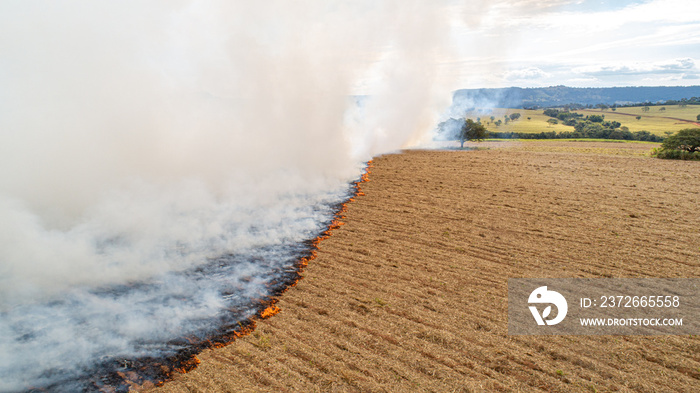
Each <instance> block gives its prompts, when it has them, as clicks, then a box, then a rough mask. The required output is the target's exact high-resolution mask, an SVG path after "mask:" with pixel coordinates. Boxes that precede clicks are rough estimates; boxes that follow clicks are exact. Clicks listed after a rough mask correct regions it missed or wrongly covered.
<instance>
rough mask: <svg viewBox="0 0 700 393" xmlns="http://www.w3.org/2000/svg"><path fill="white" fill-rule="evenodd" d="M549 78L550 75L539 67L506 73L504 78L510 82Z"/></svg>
mask: <svg viewBox="0 0 700 393" xmlns="http://www.w3.org/2000/svg"><path fill="white" fill-rule="evenodd" d="M548 76H550V74H548V73H547V72H544V71H542V69H540V68H538V67H528V68H520V69H517V70H510V71H506V72H505V73H504V74H503V78H504V79H506V80H510V81H515V80H524V79H539V78H544V77H548Z"/></svg>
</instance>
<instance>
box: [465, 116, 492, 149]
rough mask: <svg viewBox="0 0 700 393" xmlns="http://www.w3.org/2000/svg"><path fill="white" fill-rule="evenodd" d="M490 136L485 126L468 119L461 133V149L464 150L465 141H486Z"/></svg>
mask: <svg viewBox="0 0 700 393" xmlns="http://www.w3.org/2000/svg"><path fill="white" fill-rule="evenodd" d="M488 135H489V132H488V131H487V130H486V127H484V125H483V124H481V123H477V122H475V121H474V120H472V119H467V121H466V122H465V123H464V125H463V126H462V129H461V130H460V132H459V143H460V146H459V147H460V148H464V141H480V140H483V139H486V137H487V136H488Z"/></svg>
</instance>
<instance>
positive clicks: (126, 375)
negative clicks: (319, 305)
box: [46, 161, 372, 392]
mask: <svg viewBox="0 0 700 393" xmlns="http://www.w3.org/2000/svg"><path fill="white" fill-rule="evenodd" d="M371 167H372V162H371V161H370V162H368V163H367V167H366V169H365V172H364V173H363V174H362V176H361V177H360V179H359V180H357V181H356V182H354V184H353V186H354V193H353V196H352V197H350V198H348V199H347V200H346V201H345V202H343V203H341V204H339V205H338V206H337V208H336V211H335V214H334V216H333V219H332V220H331V222H330V223H329V225H328V226H327V228H326V229H325V230H324V231H322V232H321V233H320V234H319V235H318V236H316V237H315V238H314V239H310V240H308V241H306V242H305V251H303V252H302V253H301V255H300V256H299V257H298V259H297V260H296V262H294V265H293V269H291V270H287V271H286V272H285V273H284V274H283V275H282V276H281V277H280V278H279V279H277V280H276V281H274V282H272V283H270V284H269V288H268V289H269V295H268V296H266V297H265V298H263V299H258V300H257V301H256V303H257V304H256V305H255V309H256V310H257V311H256V312H255V314H254V315H253V316H252V317H250V318H247V319H244V320H240V321H236V322H235V323H224V324H222V325H221V326H220V327H219V328H218V329H216V330H215V331H214V332H213V333H212V334H208V335H207V336H206V337H203V338H202V337H195V336H191V337H183V338H181V339H177V340H174V341H172V342H170V343H169V345H172V346H175V347H180V348H181V349H179V350H178V351H177V352H176V353H175V354H174V355H170V356H166V357H162V358H158V357H142V358H137V359H117V362H118V363H119V364H120V367H119V368H117V369H114V368H113V367H111V366H109V365H107V364H105V365H104V366H98V367H97V368H98V369H101V370H105V372H104V373H97V375H93V376H91V377H89V380H88V381H81V382H79V383H78V384H80V385H82V386H87V387H86V388H85V389H88V390H99V391H104V392H127V391H134V390H136V391H140V390H144V389H148V388H152V387H154V386H161V385H162V384H163V383H164V382H165V381H167V380H170V379H172V378H173V377H174V376H175V375H179V374H185V373H188V372H190V371H191V370H193V369H195V368H196V367H197V366H198V365H199V364H200V359H199V358H198V357H197V354H199V353H200V352H202V351H203V350H205V349H209V348H223V347H226V346H228V345H229V344H231V343H232V342H234V341H236V340H237V339H239V338H241V337H244V336H248V335H250V334H251V333H252V332H254V331H255V329H256V325H257V323H258V321H261V320H265V319H268V318H271V317H273V316H274V315H276V314H278V313H279V312H280V311H281V308H280V307H279V306H278V305H277V303H278V300H279V297H280V295H282V294H283V293H284V292H285V291H287V290H288V289H289V288H290V287H293V286H295V285H297V283H298V282H299V280H301V279H302V278H303V276H302V273H303V271H304V269H305V268H306V267H307V266H308V264H309V263H310V262H311V261H313V260H314V259H315V258H316V257H317V255H318V250H319V247H320V244H321V242H322V241H323V240H325V239H327V238H329V237H330V236H331V234H332V233H333V231H335V230H337V229H338V228H340V227H341V226H342V225H343V224H344V222H343V220H344V219H345V218H346V213H347V205H348V203H350V202H352V201H354V200H355V198H356V197H358V196H362V195H364V193H363V192H362V189H361V185H362V183H365V182H367V181H369V172H370V169H371ZM231 311H232V313H233V314H234V315H235V314H236V313H237V310H231ZM222 320H223V319H222ZM257 339H258V343H257V344H258V347H259V348H263V347H265V348H267V347H269V345H270V338H269V336H267V335H258V337H257ZM110 370H111V371H110ZM64 387H65V384H64V383H61V384H57V385H52V386H48V387H47V388H46V389H48V390H52V389H59V388H60V389H63V388H64Z"/></svg>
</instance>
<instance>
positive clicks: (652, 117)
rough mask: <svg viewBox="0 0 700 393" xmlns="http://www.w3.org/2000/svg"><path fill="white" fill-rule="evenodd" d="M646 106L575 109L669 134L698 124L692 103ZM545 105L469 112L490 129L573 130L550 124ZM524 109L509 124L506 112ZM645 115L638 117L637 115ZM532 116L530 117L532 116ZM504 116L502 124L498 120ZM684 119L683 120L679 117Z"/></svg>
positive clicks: (638, 128) (631, 127)
mask: <svg viewBox="0 0 700 393" xmlns="http://www.w3.org/2000/svg"><path fill="white" fill-rule="evenodd" d="M642 108H643V107H642V106H635V107H625V108H617V109H616V110H615V111H613V110H612V109H606V110H602V109H579V110H575V111H573V112H577V113H581V114H583V115H584V116H588V115H591V114H596V115H598V114H602V115H605V120H608V121H618V122H620V123H622V126H626V127H628V128H629V130H630V131H632V132H635V131H649V132H650V133H652V134H655V135H659V136H666V132H676V131H678V130H682V129H684V128H695V127H698V128H700V126H698V125H697V124H695V123H696V122H697V116H698V115H699V114H700V106H698V105H688V106H686V107H680V106H678V105H667V106H665V108H666V109H665V110H663V111H662V110H660V109H661V106H650V107H649V111H648V112H644V111H643V109H642ZM543 111H544V109H538V110H526V109H510V108H494V109H489V110H480V109H476V110H473V111H471V112H469V113H468V114H467V116H466V117H467V118H470V119H474V120H476V119H477V118H480V119H481V122H482V123H483V124H484V125H485V126H486V128H487V129H488V130H489V131H493V132H518V133H523V134H533V133H540V132H550V131H555V132H562V131H573V130H574V128H573V127H571V126H565V125H563V124H555V125H552V124H549V123H547V120H549V119H551V118H550V117H549V116H545V115H544V114H542V112H543ZM515 112H517V113H520V115H521V117H520V119H518V120H515V121H509V122H508V124H505V121H504V116H506V115H510V114H511V113H515ZM491 116H493V117H494V118H495V119H494V121H491V118H490V117H491ZM637 116H641V119H639V120H637V119H636V117H637ZM528 118H529V120H528ZM499 119H500V120H501V121H502V123H501V125H500V126H496V125H495V124H494V123H495V121H497V120H499ZM679 119H680V120H679Z"/></svg>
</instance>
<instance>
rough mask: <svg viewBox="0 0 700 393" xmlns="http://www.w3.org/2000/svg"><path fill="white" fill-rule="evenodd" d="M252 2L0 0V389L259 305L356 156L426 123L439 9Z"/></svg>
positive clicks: (356, 166) (404, 138)
mask: <svg viewBox="0 0 700 393" xmlns="http://www.w3.org/2000/svg"><path fill="white" fill-rule="evenodd" d="M258 3H259V4H258ZM258 3H256V4H253V3H252V2H244V1H223V0H221V1H184V0H181V1H135V0H131V1H129V0H127V1H120V2H94V1H87V0H74V1H61V2H45V1H25V0H22V1H5V2H3V3H2V4H0V86H2V89H0V223H1V224H0V316H1V318H0V391H12V390H18V389H25V388H27V387H28V386H41V385H42V384H44V385H45V384H50V383H53V382H56V381H57V379H56V378H57V377H56V375H57V374H65V373H68V374H70V373H77V372H78V371H76V370H84V369H85V368H86V367H89V365H90V364H91V363H93V362H95V361H96V359H102V358H104V357H110V356H111V357H115V356H136V355H143V354H145V353H148V349H145V348H144V346H143V345H140V344H139V345H137V344H135V343H143V342H152V341H153V340H156V339H161V340H168V339H172V338H175V337H181V336H182V335H185V334H189V333H191V332H192V331H198V330H197V329H200V328H201V326H199V325H201V323H200V322H196V321H199V320H201V318H205V317H212V318H213V317H214V316H216V315H219V314H220V313H222V312H223V309H224V308H227V307H230V304H228V303H226V302H225V301H224V300H222V297H221V296H222V295H221V293H223V292H227V291H229V290H230V289H231V288H236V290H237V291H239V292H237V293H238V294H234V295H227V296H228V297H227V298H226V299H225V300H226V301H228V300H230V298H231V296H233V297H236V296H237V297H239V298H240V303H241V304H248V303H250V301H251V299H257V298H261V297H264V296H265V288H266V282H267V281H266V280H269V277H268V276H269V275H270V274H272V273H271V272H277V271H279V270H280V269H284V268H285V266H287V265H285V264H289V263H290V260H291V259H293V250H295V248H294V247H295V246H294V245H297V244H299V243H300V242H301V241H303V240H305V239H308V238H310V237H313V236H314V235H315V234H316V233H318V231H319V230H322V229H323V226H324V225H325V223H327V221H328V219H329V218H330V217H331V212H332V209H331V205H332V204H333V203H336V202H338V201H340V200H342V199H343V198H345V197H346V196H347V192H348V186H347V184H348V182H349V181H350V180H352V179H354V178H356V177H357V176H358V175H359V174H360V170H361V167H362V162H363V161H365V160H367V159H369V158H370V157H372V156H373V155H375V154H380V153H383V152H387V151H392V150H396V149H398V148H401V147H405V146H407V145H409V144H411V143H416V142H417V141H420V140H422V139H423V138H424V136H425V135H426V133H427V132H428V131H429V130H431V128H432V127H433V125H434V124H435V121H436V120H437V117H436V114H437V113H439V112H438V109H439V108H440V106H443V105H445V104H446V103H447V102H446V101H448V100H449V98H450V96H449V88H451V86H444V85H443V82H438V81H439V80H441V79H440V78H439V77H438V76H439V75H438V71H437V67H436V64H435V61H434V60H435V58H436V57H439V56H440V55H441V53H442V52H444V51H446V50H448V48H446V47H445V45H444V41H445V36H446V35H447V31H448V30H449V25H450V15H449V13H447V12H446V11H445V9H444V8H443V7H441V6H440V4H436V3H431V4H427V2H421V1H414V2H398V1H386V2H375V1H369V0H367V1H359V2H357V1H353V2H350V1H348V2H334V3H329V4H326V3H325V2H317V1H310V0H309V1H301V2H294V3H293V4H292V3H289V2H284V1H267V2H258ZM443 81H444V80H443ZM358 86H364V90H363V91H360V93H370V96H369V97H368V98H366V99H365V100H363V104H362V105H361V108H358V107H356V105H355V103H354V101H353V100H351V99H350V98H349V97H350V96H351V95H353V94H357V93H358ZM290 250H291V251H290ZM222 255H232V256H233V257H232V258H237V259H236V261H238V262H236V264H235V266H236V267H235V269H233V270H227V271H226V274H227V275H226V277H224V278H222V277H217V279H213V278H211V279H208V280H198V279H195V278H191V277H190V276H189V273H187V272H192V271H193V270H192V269H194V268H196V267H197V266H204V265H207V264H210V263H211V261H212V258H214V259H215V258H217V257H219V256H222ZM261 255H262V257H261ZM260 258H261V259H260ZM259 259H260V260H262V261H263V262H255V261H258V260H259ZM180 272H185V273H182V274H181V273H180ZM219 273H221V272H219ZM219 273H217V274H219ZM251 277H252V279H251ZM212 281H213V282H215V283H211V282H212ZM139 283H141V284H143V283H145V284H148V285H150V286H147V288H148V289H145V290H138V291H136V292H134V293H131V292H124V291H122V292H119V291H117V292H119V293H122V295H120V296H116V295H115V296H112V295H110V296H106V295H104V294H105V293H111V292H110V291H112V290H113V288H116V287H119V286H124V285H126V286H136V287H139V285H141V284H139ZM145 284H144V285H145ZM110 288H112V289H110ZM139 288H140V287H139ZM123 293H126V295H124V294H123ZM227 293H228V292H227ZM184 294H188V295H187V296H185V295H184ZM181 295H182V296H181ZM178 298H183V299H185V300H183V301H175V300H173V299H178ZM164 299H166V300H164ZM168 299H169V300H168ZM246 302H248V303H246ZM241 307H243V306H241ZM249 312H250V311H245V310H244V311H242V312H241V317H245V316H246V315H248V314H246V313H249ZM198 318H199V319H198ZM205 319H206V318H205ZM68 358H70V359H72V361H71V362H70V363H71V364H72V365H71V364H67V363H66V359H68Z"/></svg>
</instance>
